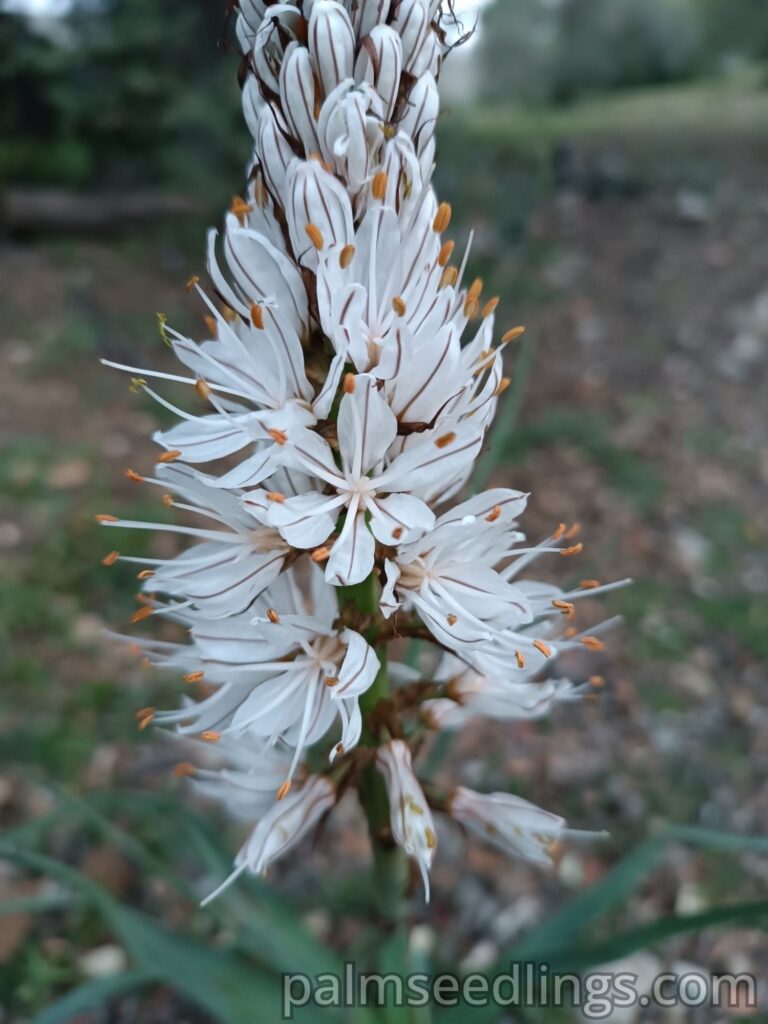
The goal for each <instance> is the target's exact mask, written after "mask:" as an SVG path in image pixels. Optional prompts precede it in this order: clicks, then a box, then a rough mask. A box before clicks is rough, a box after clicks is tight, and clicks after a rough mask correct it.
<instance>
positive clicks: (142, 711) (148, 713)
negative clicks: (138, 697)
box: [136, 708, 155, 721]
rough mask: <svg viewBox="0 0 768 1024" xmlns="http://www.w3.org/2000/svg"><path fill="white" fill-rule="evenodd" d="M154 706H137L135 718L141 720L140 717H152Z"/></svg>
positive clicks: (153, 715)
mask: <svg viewBox="0 0 768 1024" xmlns="http://www.w3.org/2000/svg"><path fill="white" fill-rule="evenodd" d="M154 717H155V708H139V710H138V711H137V712H136V720H137V721H141V719H142V718H154Z"/></svg>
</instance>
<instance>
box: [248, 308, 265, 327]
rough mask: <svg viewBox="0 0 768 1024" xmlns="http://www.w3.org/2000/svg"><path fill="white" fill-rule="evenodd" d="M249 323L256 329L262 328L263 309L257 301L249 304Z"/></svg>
mask: <svg viewBox="0 0 768 1024" xmlns="http://www.w3.org/2000/svg"><path fill="white" fill-rule="evenodd" d="M251 323H252V324H253V326H254V327H255V328H256V329H257V330H259V331H263V330H264V310H263V309H262V308H261V306H260V305H259V304H258V302H254V303H253V305H252V306H251Z"/></svg>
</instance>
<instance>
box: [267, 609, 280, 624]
mask: <svg viewBox="0 0 768 1024" xmlns="http://www.w3.org/2000/svg"><path fill="white" fill-rule="evenodd" d="M267 618H268V619H269V621H270V622H272V623H274V624H275V625H277V623H278V622H279V621H280V616H279V615H278V614H277V612H276V611H275V609H274V608H269V609H267Z"/></svg>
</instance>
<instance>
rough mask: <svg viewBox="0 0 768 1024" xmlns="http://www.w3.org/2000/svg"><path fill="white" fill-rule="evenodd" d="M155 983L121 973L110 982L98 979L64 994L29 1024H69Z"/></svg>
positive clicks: (144, 976) (131, 973) (137, 974)
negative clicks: (125, 995) (91, 1011)
mask: <svg viewBox="0 0 768 1024" xmlns="http://www.w3.org/2000/svg"><path fill="white" fill-rule="evenodd" d="M154 980H155V979H154V978H153V977H152V976H151V975H148V974H145V973H144V971H125V972H124V973H123V974H117V975H115V976H114V977H112V978H98V979H96V980H95V981H89V982H87V983H86V984H85V985H80V986H79V987H78V988H76V989H73V991H72V992H68V993H67V994H66V995H65V996H63V997H62V998H61V999H59V1000H57V1001H56V1002H55V1003H54V1004H53V1005H52V1006H48V1007H46V1008H45V1009H44V1010H43V1011H42V1013H38V1014H37V1016H36V1017H34V1018H33V1019H32V1022H31V1024H70V1022H71V1021H73V1020H74V1019H75V1018H76V1017H77V1016H78V1015H79V1014H81V1013H85V1012H86V1011H88V1010H95V1009H97V1008H98V1007H101V1006H104V1004H105V1003H107V1002H108V1001H109V1000H110V999H114V998H115V997H116V996H121V995H124V994H125V993H126V992H135V991H136V990H137V989H139V988H143V987H144V986H145V985H150V984H152V982H153V981H154Z"/></svg>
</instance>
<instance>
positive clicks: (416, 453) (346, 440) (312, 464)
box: [267, 376, 479, 586]
mask: <svg viewBox="0 0 768 1024" xmlns="http://www.w3.org/2000/svg"><path fill="white" fill-rule="evenodd" d="M350 385H351V390H349V391H348V393H347V394H345V395H344V397H343V398H342V400H341V404H340V407H339V414H338V421H337V427H338V445H339V456H340V460H341V466H340V467H339V466H338V465H337V464H336V461H335V459H334V455H333V450H332V448H331V446H330V444H329V443H328V442H327V441H325V440H324V439H323V438H322V437H320V435H319V434H317V433H314V432H312V431H308V430H307V431H302V432H297V433H296V435H295V437H293V438H291V437H289V441H290V444H289V446H288V448H287V450H286V453H285V459H286V461H288V462H292V463H293V464H295V465H296V466H297V468H299V469H301V470H303V471H304V472H305V473H313V474H314V475H315V476H316V477H318V478H319V479H320V480H322V481H323V482H324V483H325V484H327V485H328V488H329V489H330V490H331V491H332V492H333V493H331V494H320V493H318V492H314V493H312V494H304V495H299V496H298V497H295V498H287V499H286V500H284V501H278V502H275V503H274V504H273V506H272V508H271V510H270V512H269V514H268V516H267V521H268V522H269V523H270V525H272V526H275V527H276V528H277V529H278V530H279V531H280V533H281V534H282V536H283V537H284V538H285V540H287V541H288V543H289V544H292V545H294V546H295V547H299V548H312V547H316V546H318V545H320V544H323V543H324V542H325V541H326V540H328V538H329V536H330V534H331V533H332V532H333V530H334V529H335V527H336V522H337V518H338V516H339V513H340V512H341V511H342V510H344V513H345V519H344V525H343V526H342V527H341V531H340V533H339V536H338V537H337V538H336V540H335V541H334V542H333V547H332V549H331V554H330V558H329V559H328V565H327V567H326V579H327V580H328V582H329V583H333V584H338V585H342V586H349V585H351V584H354V583H359V582H361V581H362V580H364V579H366V577H367V576H369V575H370V573H371V570H372V569H373V563H374V552H375V540H374V538H375V539H377V540H379V541H380V542H381V543H382V544H394V545H397V544H401V543H404V542H408V541H409V540H411V539H412V538H413V537H416V536H419V535H420V534H423V533H424V532H425V531H426V530H428V529H429V528H430V527H431V526H432V524H433V523H434V514H433V513H432V512H431V510H430V509H429V508H428V507H427V505H425V503H424V502H423V501H421V500H420V499H419V498H416V497H414V496H413V495H412V494H409V493H408V491H411V490H413V489H414V488H415V487H417V486H418V487H424V486H425V485H426V484H427V483H428V482H429V481H430V480H434V481H438V480H439V479H440V477H441V475H442V474H450V473H451V472H452V470H454V467H455V466H456V465H457V464H459V465H463V464H465V463H471V462H472V459H473V457H474V455H475V454H476V451H477V448H478V447H479V441H478V439H477V437H476V436H475V435H474V433H473V432H472V431H470V430H468V429H464V430H462V431H461V433H459V432H458V431H457V432H455V433H453V434H452V435H451V436H448V437H446V438H445V439H444V440H443V441H441V442H439V443H430V442H429V441H426V442H423V443H422V444H421V445H419V446H417V447H414V448H411V449H409V450H408V451H407V452H405V453H403V454H401V455H399V456H397V457H396V458H395V459H394V460H393V461H392V462H391V463H390V464H389V465H385V457H386V453H387V451H388V450H389V448H390V447H391V445H392V443H393V442H394V440H395V437H396V435H397V420H396V418H395V416H394V414H393V413H392V411H391V409H390V408H389V406H388V405H387V403H386V401H385V400H384V399H383V398H382V397H381V395H380V394H379V392H378V388H377V385H376V381H375V380H374V379H373V378H371V377H366V376H360V377H357V378H352V379H351V381H350ZM368 517H370V522H368V521H367V519H368ZM369 527H370V528H369Z"/></svg>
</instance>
